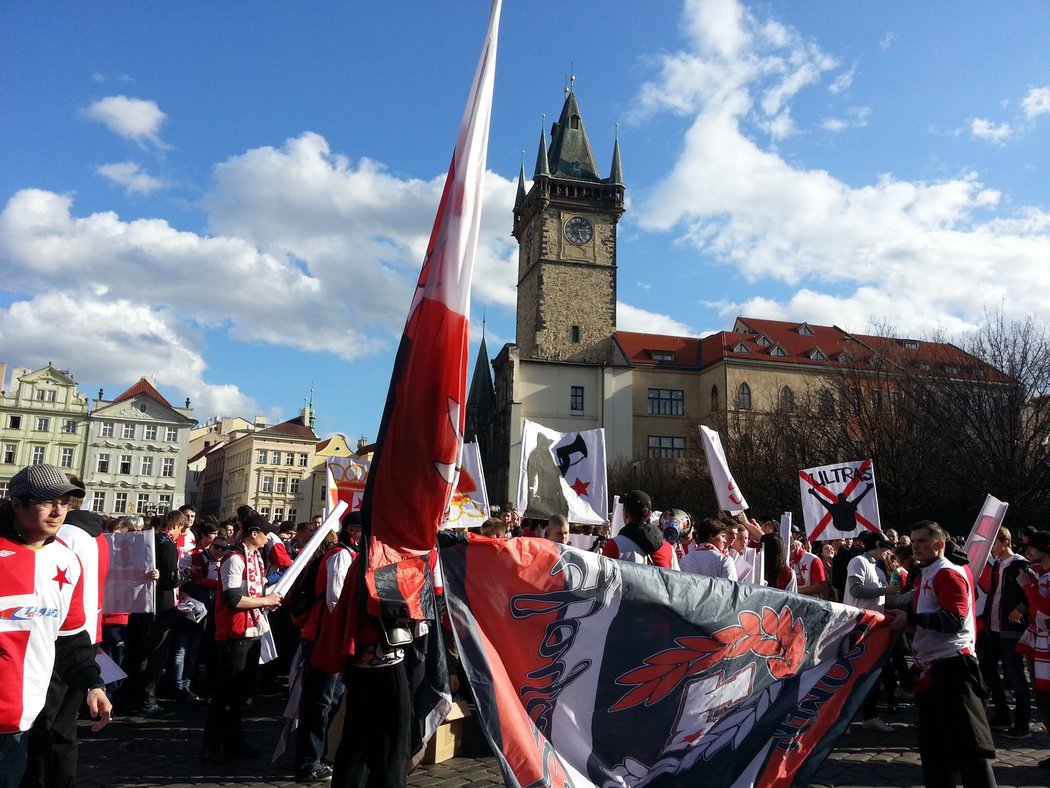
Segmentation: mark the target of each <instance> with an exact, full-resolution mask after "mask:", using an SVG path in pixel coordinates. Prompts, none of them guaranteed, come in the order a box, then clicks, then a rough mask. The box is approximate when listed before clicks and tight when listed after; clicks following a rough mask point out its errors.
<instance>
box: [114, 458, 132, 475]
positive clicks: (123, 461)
mask: <svg viewBox="0 0 1050 788" xmlns="http://www.w3.org/2000/svg"><path fill="white" fill-rule="evenodd" d="M117 473H123V474H125V475H127V474H129V473H131V455H130V454H121V455H120V467H119V468H118V469H117Z"/></svg>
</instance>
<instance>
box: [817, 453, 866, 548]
mask: <svg viewBox="0 0 1050 788" xmlns="http://www.w3.org/2000/svg"><path fill="white" fill-rule="evenodd" d="M798 477H799V487H800V488H801V490H802V516H803V519H804V520H805V524H806V535H807V536H808V537H809V540H810V541H811V542H812V541H814V540H817V539H845V538H846V537H854V536H858V535H859V534H861V533H862V532H863V531H865V530H867V531H879V530H881V526H880V522H879V499H878V495H877V494H876V492H875V466H874V464H872V461H871V460H855V461H853V462H840V463H835V464H833V465H821V466H820V467H819V468H807V469H806V470H804V471H799V472H798Z"/></svg>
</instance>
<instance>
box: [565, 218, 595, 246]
mask: <svg viewBox="0 0 1050 788" xmlns="http://www.w3.org/2000/svg"><path fill="white" fill-rule="evenodd" d="M592 237H594V228H593V227H592V226H591V223H590V222H589V221H587V220H586V219H584V218H583V217H582V216H573V217H572V218H571V219H569V221H567V222H565V240H566V241H568V242H569V243H571V244H576V245H577V246H582V245H583V244H585V243H590V240H591V238H592Z"/></svg>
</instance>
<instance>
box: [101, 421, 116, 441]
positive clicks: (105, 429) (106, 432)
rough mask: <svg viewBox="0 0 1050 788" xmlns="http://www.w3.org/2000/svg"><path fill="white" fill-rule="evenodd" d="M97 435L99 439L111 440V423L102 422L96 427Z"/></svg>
mask: <svg viewBox="0 0 1050 788" xmlns="http://www.w3.org/2000/svg"><path fill="white" fill-rule="evenodd" d="M98 434H99V437H101V438H112V437H113V422H112V421H104V422H102V423H101V424H100V425H99V427H98Z"/></svg>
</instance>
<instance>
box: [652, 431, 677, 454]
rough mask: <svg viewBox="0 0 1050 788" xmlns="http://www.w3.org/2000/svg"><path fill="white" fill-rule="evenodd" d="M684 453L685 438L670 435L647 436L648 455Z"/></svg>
mask: <svg viewBox="0 0 1050 788" xmlns="http://www.w3.org/2000/svg"><path fill="white" fill-rule="evenodd" d="M684 454H685V438H678V437H674V436H670V435H650V436H649V456H650V457H681V456H683V455H684Z"/></svg>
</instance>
